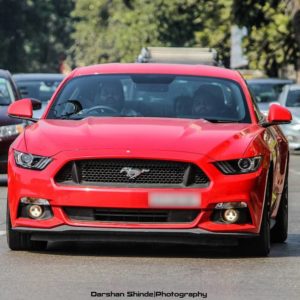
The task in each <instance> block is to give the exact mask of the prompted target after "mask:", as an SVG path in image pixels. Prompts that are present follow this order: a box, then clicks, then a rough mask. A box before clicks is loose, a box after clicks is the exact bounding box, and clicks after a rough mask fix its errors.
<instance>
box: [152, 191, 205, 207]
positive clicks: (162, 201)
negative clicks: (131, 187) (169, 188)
mask: <svg viewBox="0 0 300 300" xmlns="http://www.w3.org/2000/svg"><path fill="white" fill-rule="evenodd" d="M148 204H149V207H195V208H199V207H200V204H201V195H200V194H196V193H186V192H185V193H182V192H174V193H156V192H154V193H149V196H148Z"/></svg>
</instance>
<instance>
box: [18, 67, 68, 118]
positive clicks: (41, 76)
mask: <svg viewBox="0 0 300 300" xmlns="http://www.w3.org/2000/svg"><path fill="white" fill-rule="evenodd" d="M64 77H65V75H63V74H55V73H53V74H51V73H49V74H47V73H28V74H15V75H13V79H14V80H15V82H16V85H17V87H18V89H19V91H20V94H21V97H22V98H33V99H38V100H40V101H42V107H41V108H40V109H38V110H35V111H34V117H35V118H40V117H41V115H42V114H43V112H44V110H45V107H46V106H47V104H48V101H49V100H50V98H51V96H52V94H53V93H54V91H55V90H56V88H57V87H58V85H59V84H60V82H61V81H62V80H63V79H64Z"/></svg>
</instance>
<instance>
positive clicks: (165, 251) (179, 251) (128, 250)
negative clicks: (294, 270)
mask: <svg viewBox="0 0 300 300" xmlns="http://www.w3.org/2000/svg"><path fill="white" fill-rule="evenodd" d="M38 253H40V254H51V255H67V256H108V257H159V258H205V259H226V258H230V259H243V258H250V257H252V256H249V255H246V254H244V253H243V252H242V251H241V250H240V248H239V247H211V246H194V245H192V246H191V245H176V244H175V245H170V244H167V245H166V244H139V243H111V242H110V243H105V244H104V243H87V242H85V243H77V242H59V243H58V242H57V243H49V245H48V248H47V250H46V251H43V252H38ZM269 257H270V258H276V257H300V234H290V235H289V238H288V240H287V242H286V243H283V244H275V243H274V244H272V248H271V252H270V255H269Z"/></svg>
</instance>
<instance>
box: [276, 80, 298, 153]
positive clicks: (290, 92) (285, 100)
mask: <svg viewBox="0 0 300 300" xmlns="http://www.w3.org/2000/svg"><path fill="white" fill-rule="evenodd" d="M278 100H279V104H280V105H282V106H285V107H287V108H288V109H289V110H290V112H291V113H292V115H293V121H292V123H290V124H288V125H282V126H281V128H282V130H283V132H284V134H285V135H286V137H287V139H288V141H289V147H290V150H292V151H293V152H299V153H300V85H299V84H292V85H287V86H285V87H284V88H283V90H282V93H281V94H280V96H279V99H278Z"/></svg>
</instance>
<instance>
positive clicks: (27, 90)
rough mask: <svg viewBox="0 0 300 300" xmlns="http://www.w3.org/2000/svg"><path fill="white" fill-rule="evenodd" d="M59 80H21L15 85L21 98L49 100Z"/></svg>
mask: <svg viewBox="0 0 300 300" xmlns="http://www.w3.org/2000/svg"><path fill="white" fill-rule="evenodd" d="M60 82H61V80H26V81H25V80H24V81H23V80H22V81H18V82H17V85H18V88H19V90H20V93H21V96H22V98H35V99H39V100H41V101H43V102H46V101H48V100H50V98H51V96H52V94H53V93H54V91H55V90H56V88H57V86H58V85H59V84H60Z"/></svg>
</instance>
